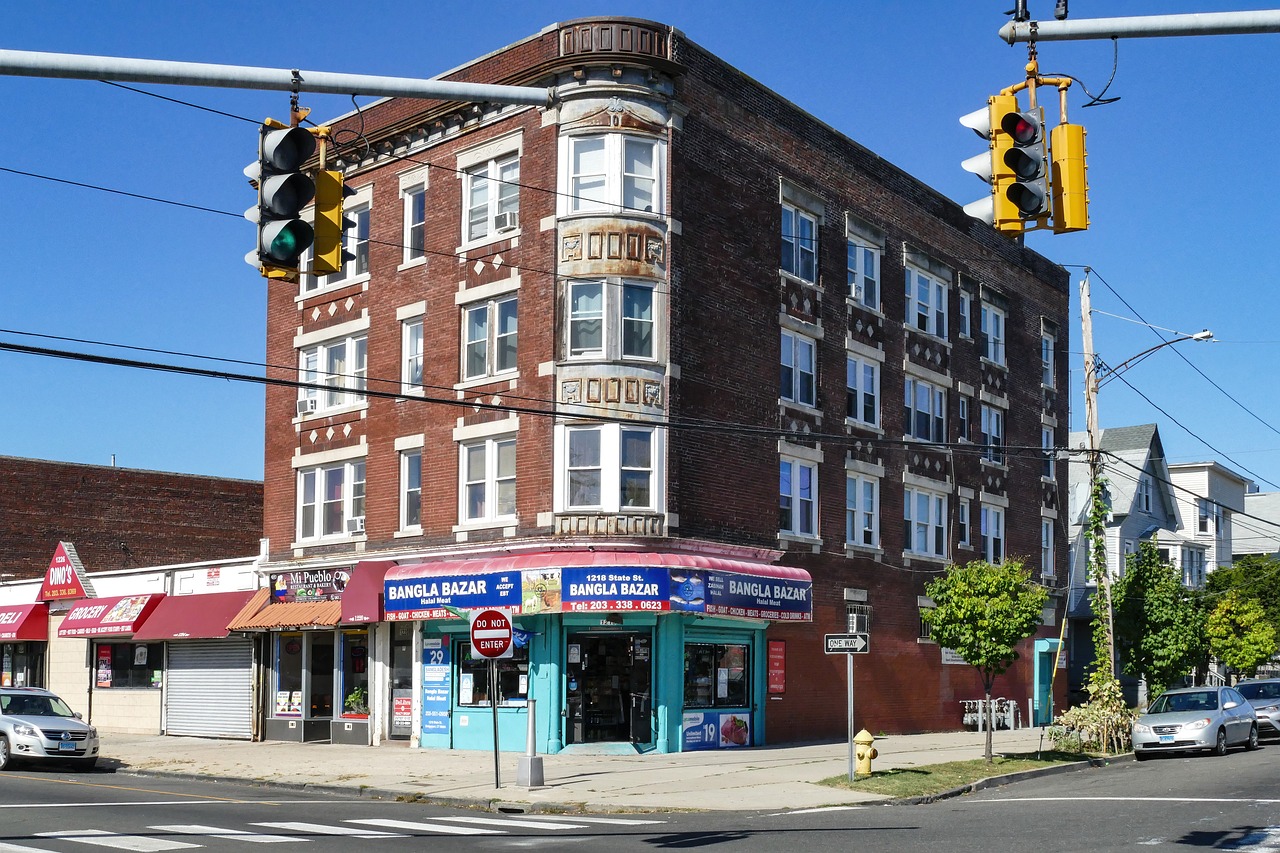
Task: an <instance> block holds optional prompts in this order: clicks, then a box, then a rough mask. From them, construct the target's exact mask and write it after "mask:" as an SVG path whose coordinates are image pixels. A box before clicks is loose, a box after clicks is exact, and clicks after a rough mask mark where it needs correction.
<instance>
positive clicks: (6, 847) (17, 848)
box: [0, 841, 49, 853]
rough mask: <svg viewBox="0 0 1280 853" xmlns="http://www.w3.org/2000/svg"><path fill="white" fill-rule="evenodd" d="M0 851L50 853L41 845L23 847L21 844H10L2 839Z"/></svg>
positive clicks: (5, 852) (8, 852)
mask: <svg viewBox="0 0 1280 853" xmlns="http://www.w3.org/2000/svg"><path fill="white" fill-rule="evenodd" d="M0 853H49V851H48V850H42V849H40V848H39V847H23V846H22V845H21V844H8V843H6V842H4V841H0Z"/></svg>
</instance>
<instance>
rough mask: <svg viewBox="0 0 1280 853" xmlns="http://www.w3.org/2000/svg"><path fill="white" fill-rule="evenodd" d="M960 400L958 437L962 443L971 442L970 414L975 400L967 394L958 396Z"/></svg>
mask: <svg viewBox="0 0 1280 853" xmlns="http://www.w3.org/2000/svg"><path fill="white" fill-rule="evenodd" d="M956 396H957V397H958V398H959V399H958V400H957V401H956V421H957V423H956V435H957V437H958V438H959V439H960V440H961V441H968V440H969V424H970V423H971V421H970V415H969V412H970V410H971V409H972V408H973V398H971V397H969V396H968V395H966V394H958V395H956Z"/></svg>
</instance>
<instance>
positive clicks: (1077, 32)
mask: <svg viewBox="0 0 1280 853" xmlns="http://www.w3.org/2000/svg"><path fill="white" fill-rule="evenodd" d="M1247 33H1280V9H1261V10H1258V11H1254V12H1201V13H1194V14H1189V15H1146V16H1141V17H1128V18H1082V19H1080V20H1075V21H1016V22H1015V21H1011V22H1009V23H1007V24H1005V25H1004V26H1003V27H1001V28H1000V38H1002V39H1004V40H1005V41H1007V42H1008V43H1009V44H1014V43H1016V42H1029V41H1037V42H1040V41H1076V40H1083V39H1110V38H1157V37H1161V36H1224V35H1242V34H1247Z"/></svg>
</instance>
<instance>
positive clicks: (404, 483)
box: [400, 448, 422, 530]
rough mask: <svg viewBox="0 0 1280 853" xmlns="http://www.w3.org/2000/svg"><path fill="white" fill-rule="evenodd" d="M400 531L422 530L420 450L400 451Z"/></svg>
mask: <svg viewBox="0 0 1280 853" xmlns="http://www.w3.org/2000/svg"><path fill="white" fill-rule="evenodd" d="M400 529H401V530H421V529H422V450H421V449H419V448H415V449H413V450H402V451H400Z"/></svg>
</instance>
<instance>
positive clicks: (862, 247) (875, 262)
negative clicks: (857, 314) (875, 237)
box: [848, 237, 880, 311]
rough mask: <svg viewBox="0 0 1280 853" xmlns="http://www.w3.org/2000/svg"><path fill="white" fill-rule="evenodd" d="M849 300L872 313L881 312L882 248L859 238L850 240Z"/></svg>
mask: <svg viewBox="0 0 1280 853" xmlns="http://www.w3.org/2000/svg"><path fill="white" fill-rule="evenodd" d="M848 274H849V279H848V280H849V294H848V295H849V298H850V299H852V300H853V301H854V302H856V303H858V304H859V305H864V306H866V307H867V308H870V309H871V310H872V311H879V310H880V247H879V246H874V245H872V244H871V243H869V242H867V241H866V240H862V239H860V238H858V237H850V238H849V246H848Z"/></svg>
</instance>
